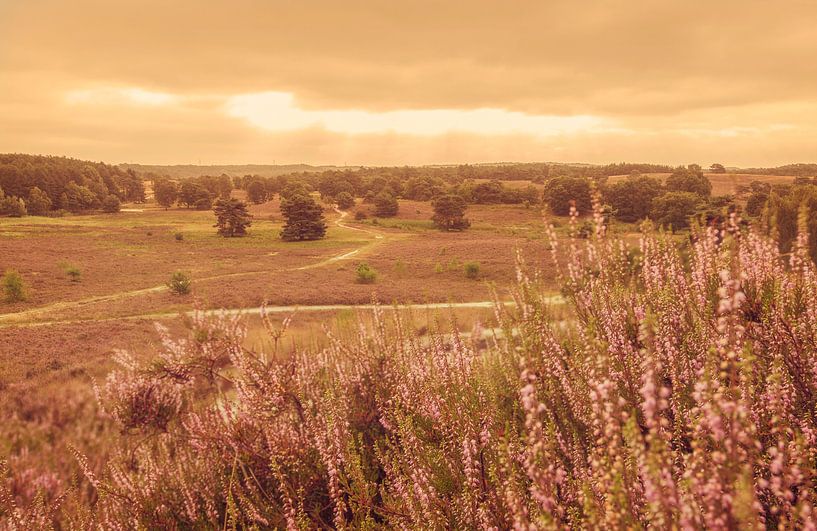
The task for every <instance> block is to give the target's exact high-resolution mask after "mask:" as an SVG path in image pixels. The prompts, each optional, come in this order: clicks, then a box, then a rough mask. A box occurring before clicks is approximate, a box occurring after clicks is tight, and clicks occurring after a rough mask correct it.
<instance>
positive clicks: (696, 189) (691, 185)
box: [665, 164, 712, 197]
mask: <svg viewBox="0 0 817 531" xmlns="http://www.w3.org/2000/svg"><path fill="white" fill-rule="evenodd" d="M665 184H666V187H667V190H668V191H670V192H691V193H693V194H698V195H699V196H701V197H709V196H710V195H712V183H711V182H709V179H708V178H707V177H706V175H704V173H703V171H702V170H701V167H700V166H698V165H696V164H690V165H689V166H687V167H686V168H684V167H683V166H681V167H679V168H676V169H675V171H674V172H672V174H671V175H670V176H669V177H667V182H666V183H665Z"/></svg>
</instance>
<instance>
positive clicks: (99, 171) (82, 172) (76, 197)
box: [0, 154, 145, 216]
mask: <svg viewBox="0 0 817 531" xmlns="http://www.w3.org/2000/svg"><path fill="white" fill-rule="evenodd" d="M144 200H145V189H144V186H143V183H142V179H141V178H140V177H139V176H138V175H137V174H136V172H134V171H125V170H122V169H120V168H118V167H116V166H111V165H108V164H104V163H101V162H90V161H84V160H77V159H71V158H66V157H46V156H39V155H22V154H0V215H11V216H21V215H25V214H33V215H50V214H53V213H59V212H61V211H69V212H83V211H88V210H97V209H102V210H107V211H117V210H119V204H120V202H122V201H130V202H142V201H144Z"/></svg>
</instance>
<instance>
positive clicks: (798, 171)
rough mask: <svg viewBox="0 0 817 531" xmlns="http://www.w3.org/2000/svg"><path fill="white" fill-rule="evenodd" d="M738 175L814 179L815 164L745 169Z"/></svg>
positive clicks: (816, 169) (816, 170) (816, 173)
mask: <svg viewBox="0 0 817 531" xmlns="http://www.w3.org/2000/svg"><path fill="white" fill-rule="evenodd" d="M740 173H750V174H755V175H791V176H793V177H815V176H817V164H813V163H809V164H803V163H800V164H784V165H783V166H776V167H774V168H746V169H742V170H740Z"/></svg>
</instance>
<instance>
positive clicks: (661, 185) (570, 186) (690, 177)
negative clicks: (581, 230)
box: [544, 164, 734, 229]
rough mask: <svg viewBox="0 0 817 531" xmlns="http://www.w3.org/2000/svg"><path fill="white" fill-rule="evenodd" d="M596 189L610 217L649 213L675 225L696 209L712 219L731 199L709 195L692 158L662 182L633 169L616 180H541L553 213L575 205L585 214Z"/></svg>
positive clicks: (641, 217) (709, 189)
mask: <svg viewBox="0 0 817 531" xmlns="http://www.w3.org/2000/svg"><path fill="white" fill-rule="evenodd" d="M594 189H595V190H597V191H598V192H600V194H601V198H602V201H603V203H604V208H605V212H606V214H607V215H608V216H609V217H612V218H615V219H617V220H619V221H623V222H636V221H641V220H644V219H650V220H653V221H654V222H656V223H657V224H659V225H662V226H667V227H671V228H673V229H681V228H685V227H687V226H688V225H689V220H690V218H691V217H693V216H696V215H703V216H704V217H705V218H706V219H707V220H709V221H711V220H712V219H715V218H718V217H720V216H721V214H722V211H723V209H724V208H725V207H730V206H731V205H733V204H734V198H733V197H731V196H721V197H712V183H710V182H709V179H708V178H707V177H706V175H704V173H703V170H702V168H701V167H700V166H698V165H696V164H691V165H689V166H680V167H678V168H675V169H674V170H673V171H672V173H671V174H670V176H669V177H667V179H666V181H665V182H661V181H660V180H659V179H657V178H655V177H650V176H647V175H641V174H640V173H638V172H636V171H633V172H632V173H631V174H630V175H628V176H627V177H625V178H624V179H622V180H617V181H615V182H610V181H609V180H608V179H607V178H606V176H601V177H597V178H595V179H592V178H587V177H583V176H582V177H578V176H560V177H554V178H552V179H550V180H549V181H548V182H547V184H546V185H545V192H544V199H545V202H546V203H547V205H548V206H549V207H550V210H551V211H552V212H553V213H554V214H556V215H559V216H566V215H568V214H570V212H571V209H573V208H575V209H576V211H577V212H578V213H579V214H587V213H589V212H590V211H591V209H592V204H591V203H592V197H593V190H594Z"/></svg>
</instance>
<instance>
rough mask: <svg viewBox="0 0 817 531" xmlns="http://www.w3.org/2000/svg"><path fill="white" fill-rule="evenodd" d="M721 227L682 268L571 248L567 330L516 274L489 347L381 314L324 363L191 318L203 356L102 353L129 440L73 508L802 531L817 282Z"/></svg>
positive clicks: (340, 524) (174, 516)
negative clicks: (258, 347)
mask: <svg viewBox="0 0 817 531" xmlns="http://www.w3.org/2000/svg"><path fill="white" fill-rule="evenodd" d="M722 229H723V230H720V228H717V229H716V228H706V229H696V231H697V232H696V234H695V236H696V237H695V239H694V240H695V241H694V243H691V244H690V245H689V247H688V248H687V249H686V251H688V253H689V256H683V255H682V254H681V253H679V252H678V250H677V248H676V246H675V245H674V243H673V242H672V241H671V240H668V239H667V238H666V237H664V236H663V235H660V234H656V233H654V232H651V231H645V233H644V234H643V236H642V241H641V246H640V249H641V251H640V254H639V256H637V257H636V256H633V255H632V254H630V253H622V252H621V249H622V245H623V242H619V241H616V240H610V239H607V238H605V237H604V236H603V235H600V236H599V238H592V239H590V240H588V241H586V242H583V244H582V245H576V246H572V247H571V255H570V256H567V257H566V259H567V260H569V268H565V266H564V264H563V263H561V262H560V261H559V260H554V262H553V266H552V267H553V268H555V269H556V274H558V275H559V276H560V277H561V278H564V279H566V280H565V283H564V285H563V292H564V299H565V301H566V302H567V304H568V306H569V309H568V311H569V314H570V315H571V316H572V317H571V319H570V321H569V322H566V323H565V322H561V323H560V322H550V321H548V320H547V318H546V317H545V316H547V315H551V314H552V306H551V305H552V299H551V298H550V297H548V296H547V294H546V293H543V292H541V291H539V290H538V289H537V288H536V285H537V284H536V283H534V282H532V280H531V278H533V277H529V276H528V273H527V272H526V271H524V270H522V271H520V282H519V285H518V287H517V289H516V290H515V291H514V293H513V295H514V299H515V301H516V304H517V306H516V307H515V308H513V309H511V310H508V309H506V308H505V307H504V306H503V305H498V306H497V308H496V309H495V310H496V314H497V319H498V322H497V326H499V327H501V328H502V329H503V330H506V331H513V333H512V334H511V333H507V334H504V335H503V337H501V338H496V340H495V341H491V342H488V343H487V344H483V343H480V342H478V341H476V340H474V341H469V340H465V338H463V337H461V336H456V337H453V338H452V337H451V336H446V335H437V334H433V333H430V334H429V335H428V337H427V338H424V339H423V341H419V340H417V339H416V338H415V337H413V334H411V333H410V329H408V328H407V327H406V326H405V323H403V322H402V318H401V317H400V316H399V315H398V314H397V313H396V312H395V314H394V318H393V319H391V318H389V317H388V314H387V313H386V312H383V311H382V310H377V311H375V312H373V315H372V319H371V320H372V323H371V324H366V321H362V322H361V324H360V328H359V330H360V333H359V334H356V335H354V336H352V337H348V338H344V339H340V338H338V337H337V336H333V337H332V338H331V342H330V346H329V347H327V348H326V349H323V350H321V351H319V352H314V351H309V350H303V351H301V350H297V351H295V353H294V354H293V355H291V356H286V357H281V356H275V355H273V353H272V352H268V353H267V354H269V355H259V353H258V352H255V351H254V350H251V349H247V348H246V347H245V345H246V336H245V330H246V329H245V328H244V327H242V326H237V325H236V320H235V319H234V318H232V317H226V316H224V317H207V316H206V315H205V314H203V313H196V314H195V315H194V316H193V317H192V319H191V328H192V329H194V330H197V331H198V333H196V337H197V338H199V340H198V341H181V342H172V341H165V342H163V343H162V345H163V347H162V350H160V351H159V352H158V355H157V356H156V358H155V359H153V360H146V361H144V362H141V361H137V359H136V358H131V357H125V356H120V358H119V361H120V362H121V368H120V369H118V370H117V371H116V372H114V373H112V374H111V375H110V376H109V378H108V380H107V382H106V383H105V385H104V386H103V387H102V388H101V389H100V390H99V396H100V398H101V403H102V404H103V405H104V407H105V411H106V412H107V414H108V416H109V417H110V418H112V419H113V420H114V421H115V422H116V424H117V426H118V427H119V428H120V429H121V430H122V432H123V433H125V434H127V435H126V436H125V438H124V440H123V442H122V450H121V455H120V456H118V457H116V458H115V459H114V460H112V462H111V463H110V465H109V466H108V467H107V469H106V472H103V473H102V474H101V475H97V476H93V485H92V486H89V487H88V488H89V489H94V488H95V489H96V490H98V491H100V492H101V493H104V494H105V495H104V496H98V497H94V503H95V504H96V505H95V506H94V507H93V508H88V509H87V510H89V511H94V512H95V513H96V514H98V515H99V518H100V519H101V520H103V521H102V522H101V523H100V526H103V524H104V527H114V525H113V523H116V522H118V523H122V524H123V525H124V523H125V522H127V523H128V525H130V526H131V527H143V528H178V527H185V528H211V527H217V526H222V525H223V522H225V521H230V522H231V524H230V525H231V527H235V528H251V527H258V528H270V527H285V526H289V527H291V528H298V527H299V526H301V527H304V528H311V527H322V528H349V529H359V528H366V527H367V526H369V527H373V528H379V527H382V528H416V527H423V528H431V529H487V528H496V529H509V528H524V529H538V528H555V529H561V528H566V529H576V528H587V529H607V528H615V529H632V528H657V529H681V528H690V529H731V528H752V529H755V528H759V529H763V528H766V527H773V528H777V527H782V528H786V529H806V528H809V527H810V525H811V524H812V523H813V521H814V512H813V511H814V508H813V504H814V500H815V496H816V495H817V492H815V491H817V487H816V486H815V485H816V484H817V483H815V481H816V480H817V470H815V467H814V461H813V460H814V454H813V448H814V446H815V442H817V441H815V439H814V437H815V435H814V434H815V431H816V430H817V419H815V417H814V415H812V414H811V412H813V411H814V410H815V407H817V395H815V393H814V391H813V390H814V389H815V388H817V373H815V371H813V370H812V369H811V367H812V366H813V361H814V358H815V355H817V346H815V345H814V342H813V336H814V323H813V320H814V319H813V316H814V315H815V313H817V270H815V267H814V265H813V264H811V263H810V262H809V261H808V254H807V249H806V247H805V243H804V240H805V237H803V238H800V244H799V245H798V246H797V247H796V248H795V250H794V251H793V252H792V255H791V256H790V257H784V256H782V255H781V254H780V252H779V251H778V250H777V247H776V245H775V244H774V242H773V241H772V240H769V239H767V238H765V237H764V236H762V235H761V234H760V233H757V232H755V231H741V230H740V229H739V227H738V225H737V224H727V225H726V226H724V227H722ZM594 232H596V231H594ZM803 236H805V235H803ZM554 244H555V242H554ZM266 322H267V324H268V325H269V329H270V330H271V331H272V332H273V337H280V334H281V331H280V330H277V329H276V327H274V326H272V325H271V322H270V321H269V319H267V321H266ZM227 379H229V382H230V388H231V390H234V391H233V392H231V393H230V395H229V399H228V398H225V393H224V391H223V385H224V384H223V381H224V380H227ZM228 400H229V401H228ZM134 447H136V448H137V450H133V448H134ZM80 463H81V465H83V468H84V469H86V470H88V475H89V476H90V469H89V467H88V466H87V465H84V462H83V461H82V460H80ZM265 487H269V488H265ZM367 496H368V497H367ZM234 500H241V502H240V503H239V502H235V501H234ZM360 500H365V502H363V503H361V502H360ZM159 506H162V507H171V506H173V507H178V508H179V509H178V510H176V511H171V510H167V511H160V510H156V508H157V507H159ZM781 524H782V525H781Z"/></svg>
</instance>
